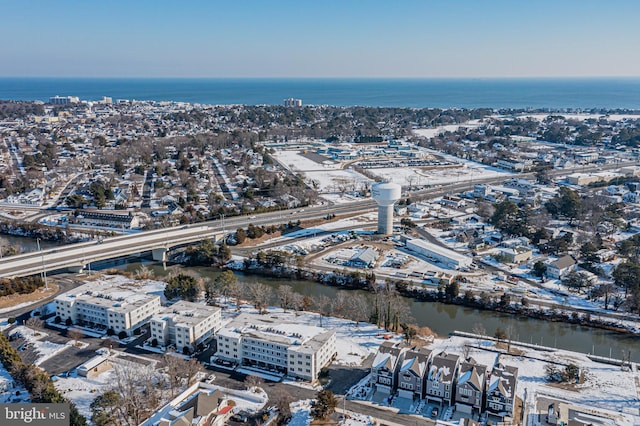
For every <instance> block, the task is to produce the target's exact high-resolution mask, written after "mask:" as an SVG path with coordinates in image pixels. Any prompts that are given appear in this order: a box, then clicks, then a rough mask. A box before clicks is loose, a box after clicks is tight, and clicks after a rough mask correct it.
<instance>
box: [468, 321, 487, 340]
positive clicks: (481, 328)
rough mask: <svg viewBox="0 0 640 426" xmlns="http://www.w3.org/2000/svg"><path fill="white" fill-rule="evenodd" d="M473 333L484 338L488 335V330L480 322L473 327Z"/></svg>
mask: <svg viewBox="0 0 640 426" xmlns="http://www.w3.org/2000/svg"><path fill="white" fill-rule="evenodd" d="M471 332H472V333H473V334H477V335H478V336H482V337H484V336H486V335H487V329H486V328H484V325H483V324H482V323H479V322H477V323H475V324H473V327H471Z"/></svg>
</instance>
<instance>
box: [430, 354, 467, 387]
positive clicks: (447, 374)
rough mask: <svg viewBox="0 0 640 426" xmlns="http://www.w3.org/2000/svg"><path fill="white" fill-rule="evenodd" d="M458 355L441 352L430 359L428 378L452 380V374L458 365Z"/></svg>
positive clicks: (443, 380) (450, 381) (444, 380)
mask: <svg viewBox="0 0 640 426" xmlns="http://www.w3.org/2000/svg"><path fill="white" fill-rule="evenodd" d="M459 359H460V356H459V355H456V354H450V353H447V352H442V353H441V354H439V355H436V357H435V358H433V361H431V368H429V380H437V381H439V382H444V383H452V382H453V374H454V373H455V371H456V367H457V366H458V360H459Z"/></svg>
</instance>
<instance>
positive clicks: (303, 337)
mask: <svg viewBox="0 0 640 426" xmlns="http://www.w3.org/2000/svg"><path fill="white" fill-rule="evenodd" d="M215 338H216V342H217V344H218V351H217V352H216V353H215V355H214V357H213V358H214V359H215V358H218V359H221V360H226V361H230V362H233V363H236V364H240V365H249V366H253V367H258V368H261V369H265V370H270V371H276V372H278V373H284V374H286V375H288V376H291V377H296V378H299V379H303V380H307V381H314V380H316V379H317V378H318V374H319V373H320V370H321V369H322V368H323V367H324V366H326V365H327V364H329V362H331V360H332V359H333V358H334V356H335V355H336V354H337V352H336V332H335V331H333V330H325V329H324V328H320V327H314V326H305V325H300V324H296V323H291V322H283V321H280V320H274V319H273V318H271V317H263V316H258V315H251V314H241V315H239V316H238V317H237V318H235V319H234V320H233V321H231V322H230V323H229V324H228V325H227V326H226V327H223V328H222V329H221V330H220V331H219V332H218V333H217V334H216V336H215Z"/></svg>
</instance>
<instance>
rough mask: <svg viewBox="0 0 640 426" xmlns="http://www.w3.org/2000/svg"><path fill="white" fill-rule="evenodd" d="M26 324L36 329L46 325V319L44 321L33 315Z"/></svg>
mask: <svg viewBox="0 0 640 426" xmlns="http://www.w3.org/2000/svg"><path fill="white" fill-rule="evenodd" d="M24 324H25V325H26V326H27V327H29V328H32V329H34V330H35V329H38V328H42V326H43V325H44V321H42V320H41V319H40V318H37V317H31V318H29V319H28V320H27V321H26V322H25V323H24Z"/></svg>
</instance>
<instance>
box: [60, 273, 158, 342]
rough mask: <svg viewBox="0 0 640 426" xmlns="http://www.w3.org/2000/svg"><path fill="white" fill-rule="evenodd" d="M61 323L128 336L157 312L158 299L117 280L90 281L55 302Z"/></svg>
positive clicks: (62, 295)
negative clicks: (70, 323) (67, 322)
mask: <svg viewBox="0 0 640 426" xmlns="http://www.w3.org/2000/svg"><path fill="white" fill-rule="evenodd" d="M54 300H55V306H56V316H59V317H60V319H61V320H62V321H65V322H66V321H67V320H70V321H71V322H72V323H74V324H78V325H84V326H89V327H93V328H98V329H104V330H110V331H111V332H113V333H114V334H119V333H121V332H124V333H126V334H127V335H131V334H132V333H133V331H134V330H136V329H138V328H140V327H141V326H142V325H143V324H145V323H146V322H147V321H149V319H150V318H151V317H152V316H153V315H155V314H157V313H158V312H160V296H157V295H152V294H145V293H140V292H136V291H135V289H132V288H131V287H130V286H127V285H125V284H122V283H120V282H117V281H113V282H102V281H94V282H90V283H87V284H85V285H81V286H79V287H76V288H74V289H72V290H70V291H68V292H66V293H63V294H61V295H59V296H57V297H56V298H55V299H54Z"/></svg>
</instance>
